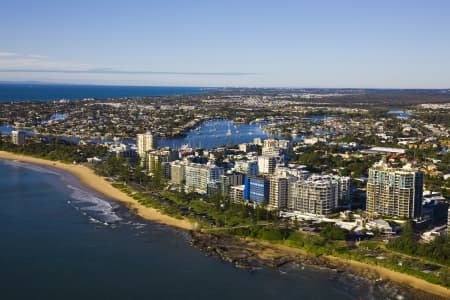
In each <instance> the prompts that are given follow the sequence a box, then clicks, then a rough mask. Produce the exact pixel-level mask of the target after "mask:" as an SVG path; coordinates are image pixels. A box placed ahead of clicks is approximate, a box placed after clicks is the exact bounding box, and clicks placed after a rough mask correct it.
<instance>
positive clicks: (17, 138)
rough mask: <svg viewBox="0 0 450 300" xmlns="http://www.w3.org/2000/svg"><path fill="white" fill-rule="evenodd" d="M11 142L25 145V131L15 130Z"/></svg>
mask: <svg viewBox="0 0 450 300" xmlns="http://www.w3.org/2000/svg"><path fill="white" fill-rule="evenodd" d="M11 142H12V143H13V144H15V145H23V144H25V131H21V130H13V131H12V132H11Z"/></svg>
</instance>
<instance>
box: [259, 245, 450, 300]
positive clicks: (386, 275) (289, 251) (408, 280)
mask: <svg viewBox="0 0 450 300" xmlns="http://www.w3.org/2000/svg"><path fill="white" fill-rule="evenodd" d="M258 242H260V241H258ZM261 243H263V244H264V245H266V246H267V247H268V249H272V252H273V249H277V250H279V251H283V252H284V253H286V255H296V254H298V255H308V253H307V252H306V251H305V250H302V249H298V248H292V247H288V246H285V245H280V244H271V243H268V242H261ZM262 255H263V256H269V257H270V255H271V253H270V250H268V252H264V253H262ZM324 258H326V259H328V260H329V261H330V262H332V263H334V264H336V265H337V266H339V267H341V268H344V269H349V270H353V271H354V272H355V273H357V274H364V273H365V271H369V272H373V273H376V274H378V276H379V277H380V279H382V280H391V281H394V282H397V283H400V284H404V285H407V286H410V287H413V288H415V289H418V290H422V291H424V292H427V293H430V294H434V295H437V296H440V297H443V298H445V299H450V289H448V288H446V287H443V286H440V285H437V284H433V283H430V282H428V281H426V280H423V279H420V278H417V277H414V276H412V275H408V274H405V273H400V272H395V271H392V270H389V269H387V268H384V267H380V266H375V265H371V264H366V263H363V262H359V261H355V260H349V259H344V258H340V257H335V256H330V255H326V256H324Z"/></svg>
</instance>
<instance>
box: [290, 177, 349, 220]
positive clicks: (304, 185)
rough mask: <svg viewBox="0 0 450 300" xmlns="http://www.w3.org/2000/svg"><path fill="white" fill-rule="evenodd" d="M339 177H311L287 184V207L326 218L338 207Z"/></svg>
mask: <svg viewBox="0 0 450 300" xmlns="http://www.w3.org/2000/svg"><path fill="white" fill-rule="evenodd" d="M340 184H341V183H340V181H339V176H311V177H309V178H308V179H306V180H298V181H295V182H291V183H290V184H289V196H288V203H287V206H288V208H289V209H291V210H294V211H299V212H301V213H306V214H314V215H321V216H326V215H329V214H331V213H332V212H333V211H334V210H335V209H336V208H337V206H338V202H339V195H340V192H339V190H340Z"/></svg>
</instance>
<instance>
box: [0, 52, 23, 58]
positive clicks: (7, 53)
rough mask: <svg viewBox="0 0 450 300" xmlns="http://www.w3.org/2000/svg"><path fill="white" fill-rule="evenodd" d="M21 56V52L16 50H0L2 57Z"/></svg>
mask: <svg viewBox="0 0 450 300" xmlns="http://www.w3.org/2000/svg"><path fill="white" fill-rule="evenodd" d="M15 56H19V54H17V53H14V52H0V57H15Z"/></svg>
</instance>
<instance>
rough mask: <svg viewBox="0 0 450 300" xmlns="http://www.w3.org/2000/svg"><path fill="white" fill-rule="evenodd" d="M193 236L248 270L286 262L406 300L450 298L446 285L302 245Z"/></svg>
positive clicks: (199, 244)
mask: <svg viewBox="0 0 450 300" xmlns="http://www.w3.org/2000/svg"><path fill="white" fill-rule="evenodd" d="M192 236H193V241H192V242H191V244H192V245H193V246H194V247H195V248H197V249H199V250H200V251H202V252H205V253H207V254H208V255H212V256H217V257H219V258H220V259H221V260H223V261H226V262H229V263H231V264H233V265H234V266H235V267H236V268H240V269H244V270H248V271H254V270H257V269H258V267H259V266H265V267H268V268H272V269H278V270H281V269H282V268H283V266H285V265H288V264H290V263H296V264H300V265H306V266H311V267H315V268H319V269H327V270H330V271H334V272H336V274H340V273H345V274H350V275H352V276H355V277H356V278H359V279H360V280H369V281H370V282H371V284H372V285H374V286H380V285H381V288H384V287H387V286H396V287H397V288H399V289H400V290H401V291H403V292H404V293H406V294H407V297H406V298H405V299H450V289H448V288H446V287H443V286H440V285H436V284H433V283H430V282H428V281H425V280H423V279H420V278H417V277H414V276H412V275H409V274H405V273H400V272H396V271H393V270H390V269H387V268H384V267H381V266H376V265H371V264H367V263H363V262H359V261H355V260H348V259H345V258H341V257H336V256H330V255H321V256H315V255H313V254H311V253H309V252H308V251H306V250H304V249H301V248H294V247H289V246H287V245H283V244H279V243H270V242H268V241H262V240H257V239H252V238H246V237H235V236H228V237H218V236H214V235H211V234H209V233H203V232H201V231H197V232H194V233H193V234H192Z"/></svg>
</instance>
